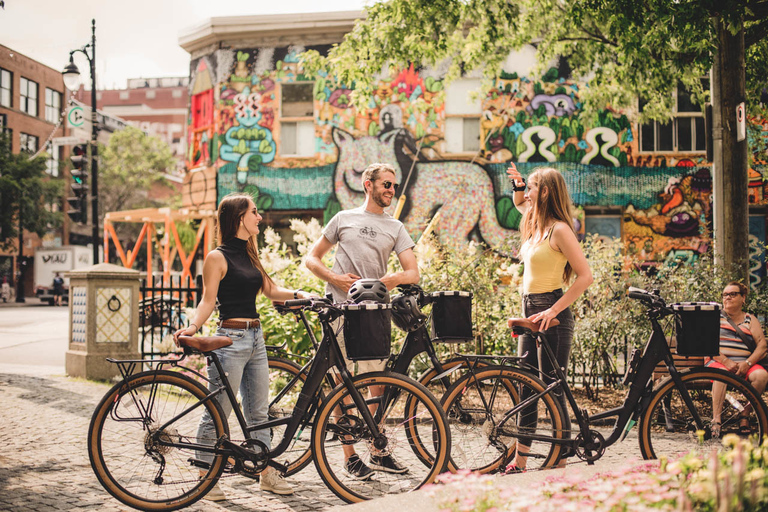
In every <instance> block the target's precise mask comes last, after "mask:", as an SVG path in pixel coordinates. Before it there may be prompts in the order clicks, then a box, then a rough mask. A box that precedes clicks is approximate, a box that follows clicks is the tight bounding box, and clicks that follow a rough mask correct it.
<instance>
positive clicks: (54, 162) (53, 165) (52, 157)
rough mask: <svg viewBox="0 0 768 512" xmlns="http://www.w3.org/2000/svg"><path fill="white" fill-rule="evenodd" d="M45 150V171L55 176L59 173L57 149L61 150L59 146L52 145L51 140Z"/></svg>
mask: <svg viewBox="0 0 768 512" xmlns="http://www.w3.org/2000/svg"><path fill="white" fill-rule="evenodd" d="M45 150H46V151H47V152H48V160H47V161H46V166H47V169H46V172H47V173H48V174H50V175H51V176H53V177H57V176H58V175H59V151H61V146H54V145H53V143H52V142H49V143H48V146H46V148H45Z"/></svg>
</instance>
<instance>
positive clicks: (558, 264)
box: [520, 225, 568, 293]
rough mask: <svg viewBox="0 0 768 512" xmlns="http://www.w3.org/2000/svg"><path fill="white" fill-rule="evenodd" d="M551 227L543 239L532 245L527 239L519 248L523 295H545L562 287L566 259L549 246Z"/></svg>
mask: <svg viewBox="0 0 768 512" xmlns="http://www.w3.org/2000/svg"><path fill="white" fill-rule="evenodd" d="M554 229H555V226H554V225H553V226H552V228H551V229H550V230H549V232H548V233H547V234H546V236H544V239H543V240H541V241H540V242H539V243H537V244H535V245H534V244H533V239H532V238H529V239H528V240H526V241H525V243H524V244H523V246H522V247H521V248H520V255H521V256H522V257H523V264H524V270H523V293H546V292H551V291H554V290H557V289H558V288H562V287H563V271H564V270H565V265H566V264H567V263H568V259H567V258H566V257H565V255H564V254H563V253H561V252H558V251H556V250H554V249H553V248H552V247H551V246H550V245H549V239H550V237H551V236H552V231H553V230H554Z"/></svg>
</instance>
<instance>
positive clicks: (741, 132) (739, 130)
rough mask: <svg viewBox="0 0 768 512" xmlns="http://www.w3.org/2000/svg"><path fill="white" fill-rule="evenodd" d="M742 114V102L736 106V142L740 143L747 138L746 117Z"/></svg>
mask: <svg viewBox="0 0 768 512" xmlns="http://www.w3.org/2000/svg"><path fill="white" fill-rule="evenodd" d="M745 114H746V113H745V112H744V102H743V101H742V102H741V103H739V104H738V105H736V141H737V142H741V141H743V140H744V139H746V138H747V116H746V115H745Z"/></svg>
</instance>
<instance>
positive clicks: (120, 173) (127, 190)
mask: <svg viewBox="0 0 768 512" xmlns="http://www.w3.org/2000/svg"><path fill="white" fill-rule="evenodd" d="M99 162H100V163H99V216H100V217H103V215H104V214H105V213H106V212H113V211H121V210H130V209H135V208H144V207H152V206H158V205H156V204H154V203H153V202H152V201H151V200H150V199H149V198H148V196H147V191H148V190H149V189H150V188H151V187H152V185H154V184H156V183H160V184H167V180H166V178H165V177H164V174H165V173H166V172H168V171H171V170H173V168H174V166H175V165H176V159H175V158H174V156H173V153H172V152H171V148H170V147H169V146H168V144H166V143H165V142H164V141H162V140H160V139H159V138H157V137H154V136H150V135H146V134H144V132H142V131H141V130H139V129H137V128H134V127H130V126H129V127H127V128H125V129H123V130H120V131H117V132H115V133H113V134H112V136H111V137H110V138H109V144H108V145H107V146H106V147H102V148H100V149H99Z"/></svg>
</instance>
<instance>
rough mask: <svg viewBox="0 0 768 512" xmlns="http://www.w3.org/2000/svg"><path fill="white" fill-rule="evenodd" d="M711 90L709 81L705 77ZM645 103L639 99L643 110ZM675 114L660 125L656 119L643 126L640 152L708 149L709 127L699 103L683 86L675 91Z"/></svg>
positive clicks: (707, 87)
mask: <svg viewBox="0 0 768 512" xmlns="http://www.w3.org/2000/svg"><path fill="white" fill-rule="evenodd" d="M702 83H703V85H704V89H705V90H708V89H709V80H706V79H705V80H702ZM644 105H645V102H644V101H643V100H642V99H641V100H640V112H642V111H643V106H644ZM674 108H675V110H674V114H673V115H674V117H673V119H672V120H671V121H669V122H667V123H665V124H661V123H660V122H658V121H653V122H650V123H646V124H643V125H640V151H641V152H672V153H685V152H688V153H701V152H704V151H706V150H707V130H706V126H705V123H704V114H703V113H702V109H701V106H700V105H696V104H695V103H693V101H692V98H691V95H690V94H689V93H688V91H686V90H685V89H684V88H683V87H682V86H681V85H678V87H677V91H676V92H675V106H674Z"/></svg>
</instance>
